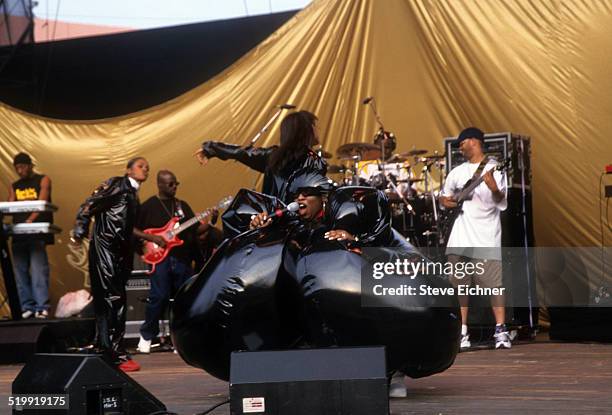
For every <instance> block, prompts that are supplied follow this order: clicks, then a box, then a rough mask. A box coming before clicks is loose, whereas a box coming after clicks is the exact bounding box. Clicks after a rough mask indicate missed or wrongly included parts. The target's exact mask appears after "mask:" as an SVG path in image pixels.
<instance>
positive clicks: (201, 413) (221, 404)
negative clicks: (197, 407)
mask: <svg viewBox="0 0 612 415" xmlns="http://www.w3.org/2000/svg"><path fill="white" fill-rule="evenodd" d="M229 401H230V400H229V399H227V400H225V401H223V402H220V403H218V404H216V405H215V406H213V407H211V408H208V409H207V410H205V411H204V412H200V413H197V414H196V415H206V414H209V413H211V412H212V411H214V410H215V409H217V408H218V407H220V406H223V405H225V404H227V403H229Z"/></svg>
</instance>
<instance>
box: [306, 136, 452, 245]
mask: <svg viewBox="0 0 612 415" xmlns="http://www.w3.org/2000/svg"><path fill="white" fill-rule="evenodd" d="M381 134H382V135H388V136H389V137H388V138H389V139H392V140H393V141H395V137H393V134H392V133H389V132H386V131H384V130H381V131H379V132H378V133H377V135H376V136H375V142H380V145H378V144H370V143H362V142H354V143H347V144H343V145H341V146H340V147H338V148H337V149H336V158H337V160H338V162H337V163H334V164H329V165H328V168H327V174H328V175H329V176H330V177H332V178H333V179H334V181H335V182H336V183H337V184H338V185H344V186H370V187H375V188H377V189H379V190H381V191H384V192H385V193H386V195H387V197H388V198H389V202H390V207H391V213H392V218H393V227H394V228H395V229H396V230H397V231H399V232H400V233H401V234H402V235H404V236H405V237H406V238H407V239H408V240H409V241H410V242H411V243H412V244H413V245H415V246H417V247H432V248H433V247H439V246H440V245H441V244H442V243H443V241H441V240H440V237H439V234H438V231H437V230H438V229H439V226H438V224H439V207H438V196H439V194H440V192H441V190H442V186H443V183H444V155H443V154H438V152H432V153H430V152H429V151H427V150H424V149H416V148H413V149H412V150H410V151H406V152H403V153H395V154H393V153H391V151H389V150H390V148H389V147H387V148H386V149H385V143H386V141H387V139H386V137H384V139H382V140H376V137H378V136H380V135H381ZM385 150H387V151H385ZM317 153H318V154H319V155H320V156H321V157H323V158H326V159H331V158H332V154H330V153H329V152H326V151H324V150H322V149H320V150H318V151H317Z"/></svg>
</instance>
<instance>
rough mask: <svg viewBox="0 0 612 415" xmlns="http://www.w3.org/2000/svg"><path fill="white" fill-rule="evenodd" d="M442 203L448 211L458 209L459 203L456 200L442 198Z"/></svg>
mask: <svg viewBox="0 0 612 415" xmlns="http://www.w3.org/2000/svg"><path fill="white" fill-rule="evenodd" d="M440 203H442V206H444V207H445V208H448V209H452V208H456V207H457V202H456V201H455V199H453V198H452V197H448V196H440Z"/></svg>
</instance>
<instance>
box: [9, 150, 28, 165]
mask: <svg viewBox="0 0 612 415" xmlns="http://www.w3.org/2000/svg"><path fill="white" fill-rule="evenodd" d="M18 164H32V158H31V157H30V156H29V155H28V154H26V153H19V154H17V155H16V156H15V158H14V159H13V166H16V165H18Z"/></svg>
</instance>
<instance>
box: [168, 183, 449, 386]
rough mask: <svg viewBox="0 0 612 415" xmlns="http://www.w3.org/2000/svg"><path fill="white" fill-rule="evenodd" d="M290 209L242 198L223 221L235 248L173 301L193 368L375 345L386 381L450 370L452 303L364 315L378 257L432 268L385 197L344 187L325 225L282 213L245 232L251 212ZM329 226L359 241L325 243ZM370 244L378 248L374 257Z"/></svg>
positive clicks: (396, 303)
mask: <svg viewBox="0 0 612 415" xmlns="http://www.w3.org/2000/svg"><path fill="white" fill-rule="evenodd" d="M317 176H318V178H317ZM320 178H321V176H320V175H318V174H316V173H314V174H302V175H301V176H300V177H299V178H296V180H294V182H292V183H291V184H290V185H289V187H288V192H289V194H291V193H293V194H295V190H296V189H298V188H300V187H305V186H308V185H309V184H310V185H312V184H313V183H316V184H317V186H319V187H320V185H322V184H323V183H324V180H321V179H320ZM283 206H284V205H283V204H282V202H280V201H279V200H278V199H276V198H274V197H270V196H266V195H263V194H260V193H256V192H252V191H247V190H241V191H240V192H239V193H238V195H237V196H236V198H235V199H234V202H233V203H232V206H231V207H230V208H229V209H228V210H227V211H226V212H225V214H224V215H223V224H224V230H225V231H226V233H227V237H228V239H227V240H225V241H224V243H223V244H222V245H221V246H220V247H219V249H218V250H217V252H216V253H215V255H214V256H213V257H212V258H211V260H210V261H209V262H208V263H207V264H206V266H205V267H204V268H203V269H202V271H201V272H200V273H199V274H198V275H196V276H195V277H193V278H192V279H191V280H189V281H188V282H187V283H186V284H185V285H184V286H183V287H181V289H180V290H179V292H178V294H177V295H176V297H175V303H174V307H173V313H172V319H171V330H172V335H173V340H174V344H175V346H176V347H177V349H178V351H179V353H180V355H181V357H182V358H183V359H184V360H185V361H186V362H187V363H188V364H190V365H192V366H196V367H200V368H202V369H204V370H206V371H207V372H208V373H210V374H212V375H213V376H216V377H218V378H220V379H224V380H227V379H228V378H229V362H230V353H231V352H232V351H235V350H249V351H254V350H271V349H291V348H298V347H328V346H367V345H384V346H385V347H386V351H387V369H388V370H389V372H392V371H394V370H401V371H403V372H404V373H405V374H407V375H409V376H411V377H422V376H428V375H431V374H434V373H437V372H440V371H443V370H445V369H446V368H448V367H449V366H450V365H451V364H452V363H453V361H454V359H455V357H456V354H457V351H458V345H459V334H460V321H459V307H458V302H457V299H456V298H454V297H433V296H412V297H410V296H401V297H381V298H376V299H374V300H375V302H374V303H375V304H374V305H375V306H368V300H369V299H371V298H369V297H374V294H373V292H372V290H364V289H362V287H365V286H366V285H367V284H365V285H364V284H362V272H364V270H365V271H366V272H365V274H364V275H365V277H364V278H366V279H367V278H368V272H367V270H368V269H369V267H370V265H369V264H370V263H371V261H372V258H371V256H372V255H375V256H376V260H377V261H392V260H394V259H395V258H397V257H400V256H401V257H403V258H409V259H410V260H411V261H425V259H424V258H423V257H422V255H421V254H420V253H418V252H417V251H416V250H414V248H413V247H412V246H411V245H410V244H408V243H407V242H405V241H404V239H403V238H402V237H401V236H400V235H399V234H397V233H395V231H393V230H392V228H391V225H390V217H389V209H388V201H387V199H386V196H385V195H384V194H383V193H382V192H379V191H377V190H376V189H373V188H366V187H344V188H340V189H337V190H335V191H333V192H331V193H330V194H329V197H328V199H327V208H326V210H325V217H324V219H323V220H321V221H319V222H316V223H304V222H303V221H301V220H300V218H299V217H295V216H288V215H286V216H283V217H281V218H280V219H276V220H275V222H274V223H273V224H272V225H270V226H266V227H263V228H259V229H255V230H246V229H248V224H249V222H250V218H251V216H252V215H254V214H257V213H259V212H263V211H265V212H273V211H275V210H277V209H279V208H282V207H283ZM331 229H342V230H346V231H348V232H350V233H351V234H352V235H354V236H356V238H355V239H356V241H350V242H347V241H342V242H339V241H330V240H327V239H325V237H324V235H325V232H326V231H329V230H331ZM369 247H376V249H375V250H374V252H375V253H374V254H372V253H371V252H370V251H369V249H370V248H369ZM381 258H382V259H381ZM370 275H371V274H370ZM388 278H393V277H392V276H391V277H388ZM423 278H424V279H419V280H418V281H417V279H415V280H412V282H411V280H410V279H408V284H413V285H417V284H423V283H424V281H425V282H426V283H427V284H428V285H430V286H432V287H450V284H449V283H448V282H447V280H445V279H444V278H441V277H439V276H431V277H423ZM404 282H405V281H404ZM390 284H393V282H391V283H390Z"/></svg>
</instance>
